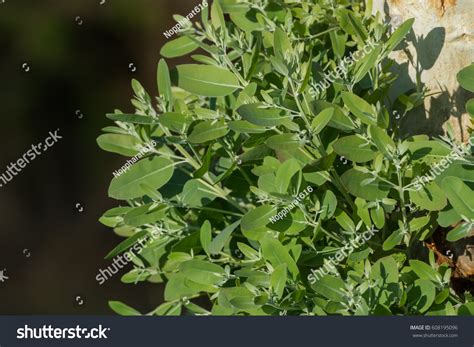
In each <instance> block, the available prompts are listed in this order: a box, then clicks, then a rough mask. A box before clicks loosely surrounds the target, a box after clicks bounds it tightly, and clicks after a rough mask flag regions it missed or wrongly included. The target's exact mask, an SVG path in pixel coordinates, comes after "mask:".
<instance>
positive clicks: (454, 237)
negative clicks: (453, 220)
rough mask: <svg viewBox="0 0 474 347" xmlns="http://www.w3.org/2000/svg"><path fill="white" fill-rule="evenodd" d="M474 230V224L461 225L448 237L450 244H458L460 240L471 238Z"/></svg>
mask: <svg viewBox="0 0 474 347" xmlns="http://www.w3.org/2000/svg"><path fill="white" fill-rule="evenodd" d="M472 230H473V226H472V224H470V223H461V224H459V225H458V226H457V227H455V228H454V229H453V230H451V231H450V232H449V233H448V234H447V235H446V239H447V240H448V241H449V242H456V241H458V240H461V239H463V238H465V237H468V236H470V235H471V234H472Z"/></svg>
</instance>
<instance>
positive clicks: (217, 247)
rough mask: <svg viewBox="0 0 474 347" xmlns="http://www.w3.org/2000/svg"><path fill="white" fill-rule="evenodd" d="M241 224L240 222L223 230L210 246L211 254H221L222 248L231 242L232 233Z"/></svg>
mask: <svg viewBox="0 0 474 347" xmlns="http://www.w3.org/2000/svg"><path fill="white" fill-rule="evenodd" d="M239 224H240V220H238V221H237V222H234V223H232V224H231V225H229V226H227V227H226V228H225V229H224V230H222V231H221V232H220V233H219V235H217V236H216V238H215V239H214V240H212V242H211V244H210V245H209V253H211V254H213V255H216V254H219V253H220V252H221V251H222V248H224V246H225V244H226V243H227V242H228V241H229V239H230V237H231V235H232V232H233V231H234V230H235V229H236V228H237V227H238V226H239Z"/></svg>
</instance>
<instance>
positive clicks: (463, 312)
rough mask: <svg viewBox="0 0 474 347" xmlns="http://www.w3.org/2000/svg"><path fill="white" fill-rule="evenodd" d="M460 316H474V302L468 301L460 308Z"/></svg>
mask: <svg viewBox="0 0 474 347" xmlns="http://www.w3.org/2000/svg"><path fill="white" fill-rule="evenodd" d="M458 315H460V316H474V302H467V303H465V304H464V305H462V306H460V307H459V309H458Z"/></svg>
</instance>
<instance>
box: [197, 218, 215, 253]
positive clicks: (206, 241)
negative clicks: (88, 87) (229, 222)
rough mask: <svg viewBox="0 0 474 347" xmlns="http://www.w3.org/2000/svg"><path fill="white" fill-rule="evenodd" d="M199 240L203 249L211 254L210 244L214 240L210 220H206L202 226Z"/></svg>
mask: <svg viewBox="0 0 474 347" xmlns="http://www.w3.org/2000/svg"><path fill="white" fill-rule="evenodd" d="M199 240H200V241H201V246H202V249H203V250H204V252H206V253H207V254H208V255H209V254H210V251H209V246H210V245H211V241H212V227H211V223H210V222H209V221H208V220H206V221H204V223H203V224H202V226H201V230H200V232H199Z"/></svg>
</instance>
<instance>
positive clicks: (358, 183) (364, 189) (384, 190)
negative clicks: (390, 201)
mask: <svg viewBox="0 0 474 347" xmlns="http://www.w3.org/2000/svg"><path fill="white" fill-rule="evenodd" d="M369 178H373V176H372V175H370V174H368V173H363V172H360V171H358V170H356V169H350V170H347V171H346V172H344V174H343V175H342V176H341V180H342V182H343V184H344V186H345V187H346V188H347V190H348V191H349V193H351V194H352V195H355V196H357V197H359V198H362V199H364V200H370V201H373V200H382V199H383V198H386V197H387V195H388V192H389V190H390V186H389V185H388V184H387V183H385V182H383V181H380V180H379V179H375V180H373V181H372V182H371V183H368V184H365V185H362V183H363V182H364V181H365V180H367V179H369Z"/></svg>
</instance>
